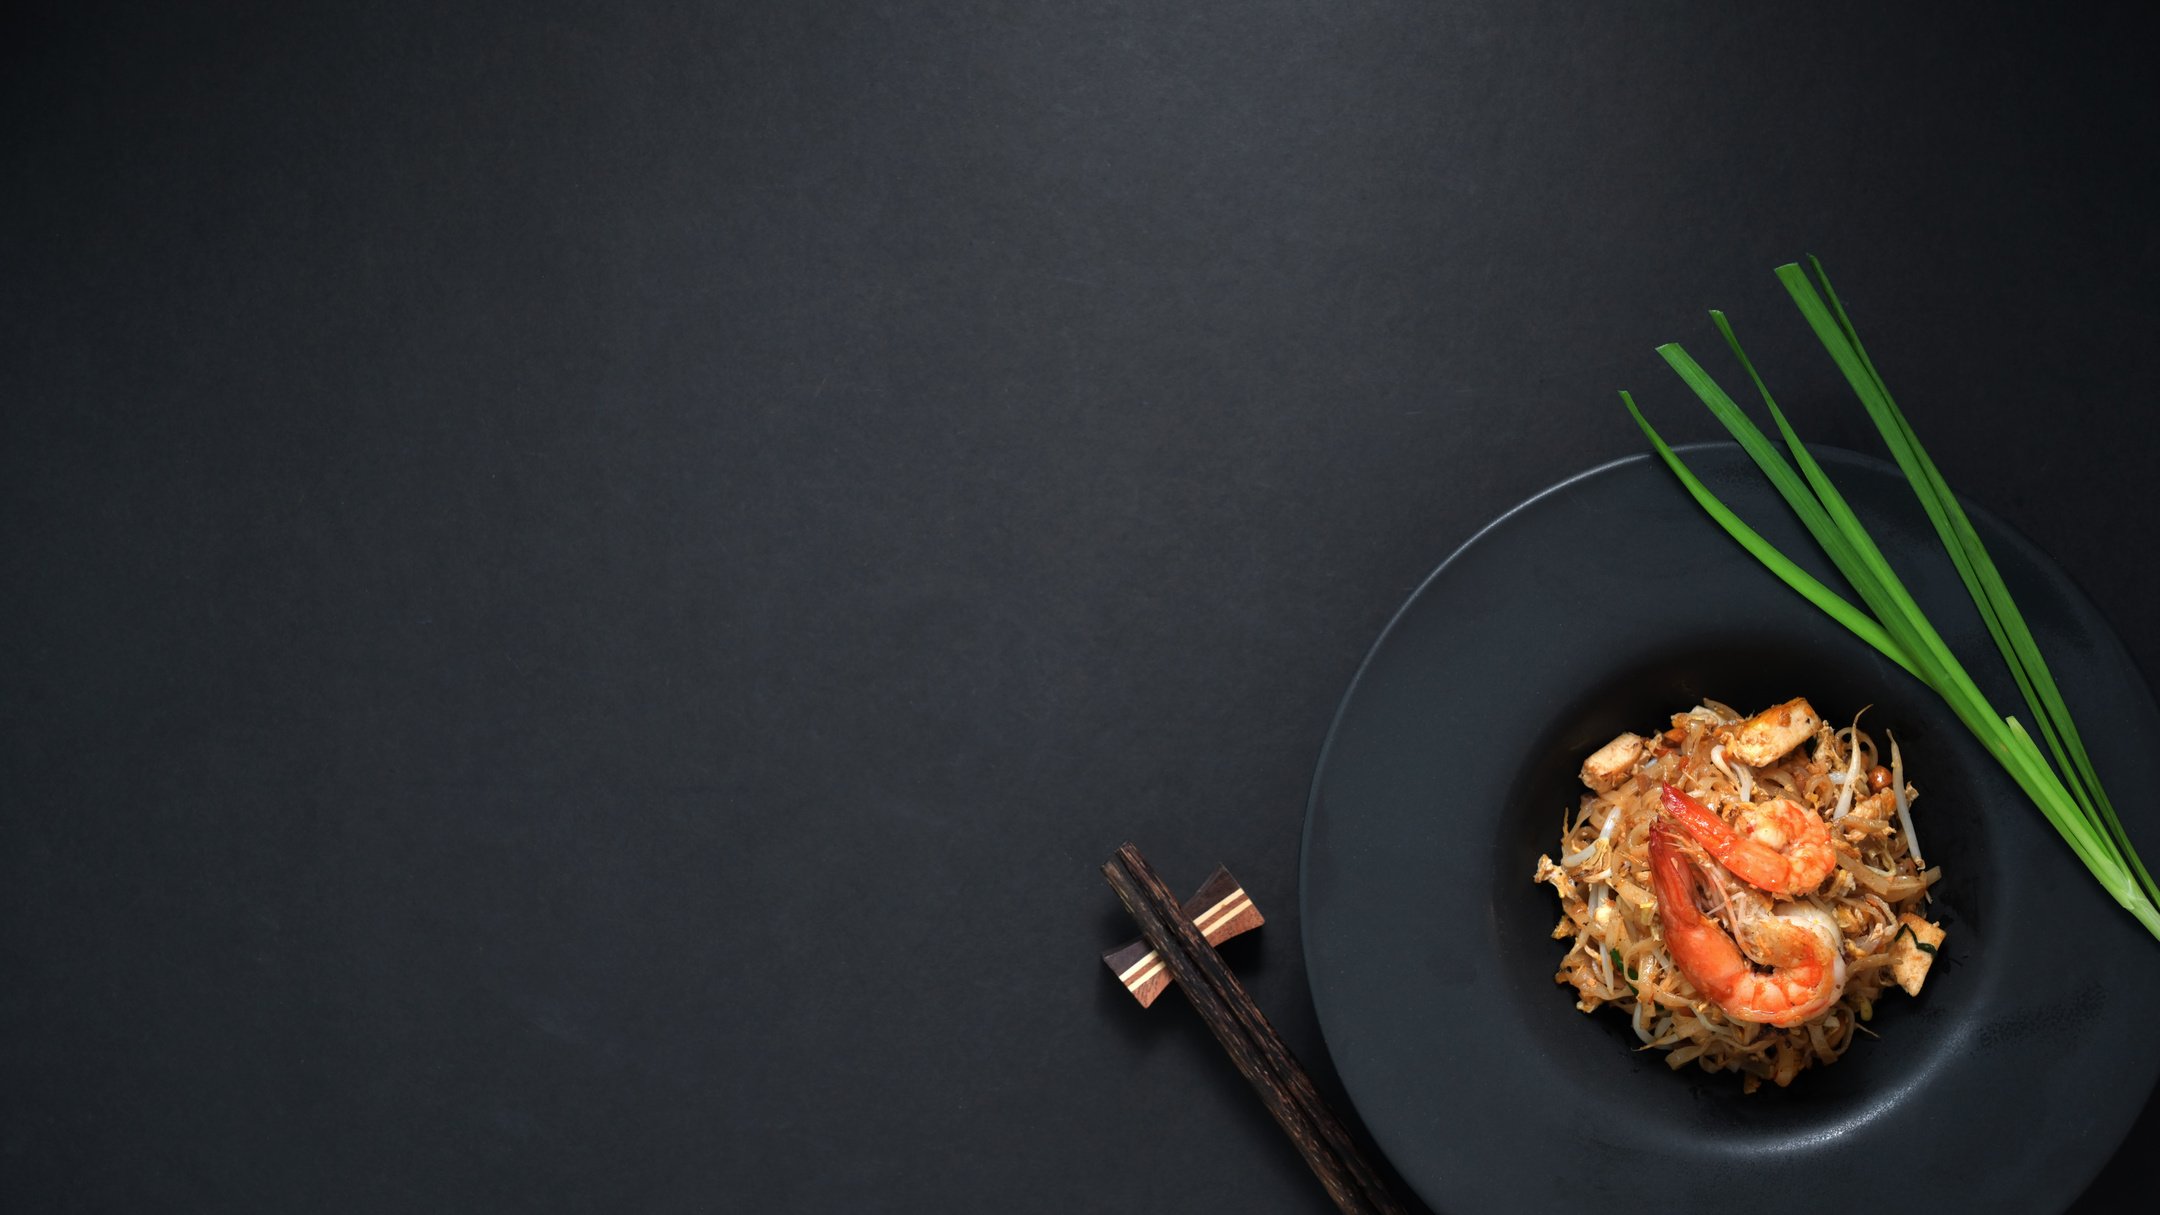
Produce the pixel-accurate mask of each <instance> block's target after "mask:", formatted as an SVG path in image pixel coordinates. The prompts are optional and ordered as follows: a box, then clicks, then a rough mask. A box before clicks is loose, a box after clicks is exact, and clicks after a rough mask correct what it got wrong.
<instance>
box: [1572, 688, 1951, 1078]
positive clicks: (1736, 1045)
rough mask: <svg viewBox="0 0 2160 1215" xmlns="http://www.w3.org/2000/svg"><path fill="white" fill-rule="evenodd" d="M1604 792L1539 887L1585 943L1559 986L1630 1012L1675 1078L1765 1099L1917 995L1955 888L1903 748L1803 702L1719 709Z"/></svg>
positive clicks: (1703, 707)
mask: <svg viewBox="0 0 2160 1215" xmlns="http://www.w3.org/2000/svg"><path fill="white" fill-rule="evenodd" d="M1582 781H1583V784H1584V785H1586V786H1587V787H1588V788H1589V790H1590V792H1589V793H1588V794H1587V795H1586V796H1584V797H1583V799H1582V803H1581V806H1580V808H1578V809H1577V810H1576V811H1574V812H1573V813H1572V814H1570V815H1569V816H1568V817H1567V819H1566V821H1565V823H1564V830H1563V832H1562V834H1561V839H1560V856H1559V859H1558V860H1554V859H1553V858H1552V857H1550V856H1540V857H1539V858H1538V866H1537V874H1536V880H1537V881H1539V882H1543V883H1548V884H1550V885H1551V886H1552V888H1553V890H1554V891H1555V892H1557V893H1558V894H1559V896H1560V904H1561V907H1562V909H1563V912H1564V914H1563V915H1562V917H1561V919H1560V924H1559V927H1557V928H1555V929H1554V930H1553V937H1554V938H1555V939H1557V940H1567V941H1572V942H1573V945H1572V946H1571V947H1570V948H1569V949H1568V952H1567V956H1566V957H1564V958H1562V959H1561V962H1560V969H1559V972H1558V973H1557V974H1556V975H1555V976H1554V978H1555V979H1556V981H1558V982H1560V983H1562V984H1565V985H1567V986H1570V987H1573V988H1574V989H1575V992H1576V996H1577V1000H1576V1007H1577V1008H1579V1009H1581V1010H1582V1011H1584V1012H1586V1013H1589V1012H1595V1011H1597V1010H1598V1009H1600V1008H1604V1007H1612V1008H1615V1009H1618V1010H1619V1011H1620V1012H1621V1013H1623V1014H1625V1015H1626V1016H1627V1018H1628V1020H1629V1024H1630V1025H1631V1026H1632V1028H1633V1029H1634V1031H1635V1036H1636V1037H1637V1038H1639V1039H1640V1040H1641V1041H1642V1044H1643V1049H1646V1050H1648V1049H1653V1048H1655V1049H1659V1050H1663V1051H1666V1052H1667V1054H1666V1056H1665V1062H1666V1063H1667V1064H1668V1065H1669V1066H1671V1067H1673V1068H1675V1069H1678V1068H1681V1067H1684V1066H1686V1065H1687V1064H1689V1063H1694V1064H1696V1065H1698V1066H1700V1067H1702V1068H1703V1069H1704V1070H1706V1071H1712V1072H1721V1071H1733V1072H1738V1073H1740V1074H1741V1077H1742V1084H1743V1087H1744V1088H1745V1089H1746V1091H1748V1092H1753V1091H1755V1090H1756V1089H1757V1088H1759V1087H1760V1086H1761V1085H1762V1082H1763V1081H1765V1080H1769V1081H1772V1082H1774V1083H1776V1084H1778V1085H1780V1086H1783V1085H1787V1084H1790V1083H1792V1081H1793V1077H1795V1076H1797V1075H1799V1074H1800V1072H1801V1071H1803V1070H1805V1069H1806V1068H1808V1067H1811V1066H1814V1065H1818V1064H1829V1063H1833V1062H1836V1061H1837V1059H1838V1057H1839V1056H1841V1055H1843V1054H1844V1053H1845V1050H1846V1048H1847V1047H1849V1046H1851V1045H1852V1043H1853V1041H1854V1039H1855V1037H1856V1036H1858V1035H1859V1034H1862V1033H1870V1032H1872V1031H1870V1030H1869V1029H1868V1028H1867V1022H1868V1021H1870V1020H1872V1019H1873V1018H1874V1015H1875V1006H1876V1004H1877V1002H1878V1001H1879V1000H1881V999H1882V998H1883V996H1884V994H1885V993H1886V992H1887V991H1888V989H1889V988H1891V987H1893V986H1895V987H1899V988H1902V989H1903V990H1904V991H1905V992H1906V993H1907V994H1908V995H1918V994H1919V993H1920V988H1921V985H1922V984H1923V983H1924V982H1926V979H1927V974H1928V968H1929V967H1930V966H1931V965H1932V964H1933V962H1934V960H1935V956H1936V953H1935V951H1936V949H1937V948H1938V947H1939V946H1940V945H1941V943H1942V940H1943V929H1942V927H1941V925H1939V924H1936V923H1933V922H1931V921H1930V920H1929V919H1928V918H1927V916H1926V914H1925V908H1926V905H1927V902H1928V900H1929V897H1930V896H1929V888H1930V887H1932V886H1933V885H1934V884H1935V883H1936V882H1937V881H1938V880H1940V878H1941V876H1942V870H1941V869H1939V868H1932V869H1931V868H1928V867H1926V863H1925V861H1924V860H1923V859H1922V856H1921V852H1920V840H1919V837H1918V835H1917V834H1916V833H1915V832H1914V830H1913V819H1912V801H1913V799H1914V798H1915V797H1917V796H1918V790H1917V789H1916V788H1915V787H1914V786H1913V785H1911V784H1909V783H1908V782H1907V781H1906V779H1905V763H1904V756H1903V755H1902V754H1901V753H1900V752H1899V750H1898V746H1897V740H1896V739H1895V738H1894V737H1893V738H1891V739H1890V753H1889V755H1888V756H1884V755H1883V754H1882V753H1881V752H1880V751H1879V750H1878V748H1877V746H1876V743H1875V740H1874V739H1873V738H1872V737H1870V736H1869V735H1868V733H1867V732H1866V731H1864V730H1862V729H1860V724H1859V719H1858V718H1857V717H1856V718H1855V719H1854V721H1853V724H1852V725H1850V726H1846V727H1843V728H1833V727H1832V726H1831V725H1830V724H1829V723H1828V722H1826V721H1824V720H1823V719H1822V717H1821V715H1819V714H1818V713H1816V711H1815V709H1814V707H1813V706H1811V705H1809V704H1808V702H1807V701H1806V700H1791V701H1787V702H1786V703H1784V704H1781V705H1776V706H1773V707H1772V708H1769V709H1765V710H1764V711H1763V712H1761V713H1758V714H1756V715H1754V716H1753V717H1744V716H1743V715H1741V714H1740V713H1737V712H1735V711H1734V710H1733V709H1731V708H1730V707H1728V706H1726V705H1723V704H1720V703H1718V702H1717V701H1714V700H1705V701H1704V702H1703V703H1702V704H1700V705H1697V706H1696V707H1694V708H1692V709H1689V710H1688V711H1687V712H1685V713H1679V714H1675V715H1674V716H1673V718H1672V720H1671V726H1670V728H1668V729H1667V730H1665V731H1664V732H1663V733H1662V734H1655V735H1651V736H1648V737H1645V736H1642V735H1638V734H1622V735H1621V736H1620V737H1618V738H1615V739H1614V740H1612V741H1611V742H1610V743H1607V744H1606V745H1605V746H1603V747H1600V748H1599V749H1598V750H1597V751H1596V752H1594V753H1593V754H1591V756H1590V757H1589V759H1588V760H1586V761H1585V762H1584V763H1583V767H1582Z"/></svg>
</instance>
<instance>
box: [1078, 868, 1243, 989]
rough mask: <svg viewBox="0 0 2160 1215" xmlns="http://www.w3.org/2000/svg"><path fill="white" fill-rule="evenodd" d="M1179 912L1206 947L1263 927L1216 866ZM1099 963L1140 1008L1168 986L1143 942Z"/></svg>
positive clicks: (1236, 887)
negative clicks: (1120, 984) (1197, 931)
mask: <svg viewBox="0 0 2160 1215" xmlns="http://www.w3.org/2000/svg"><path fill="white" fill-rule="evenodd" d="M1179 910H1180V911H1182V912H1184V913H1185V918H1186V919H1188V920H1191V921H1192V923H1193V927H1195V928H1198V929H1199V930H1200V935H1201V936H1202V937H1204V938H1206V940H1207V943H1208V944H1210V945H1220V944H1222V943H1223V942H1224V941H1227V940H1229V939H1230V938H1231V937H1234V936H1237V935H1238V934H1240V933H1246V932H1251V931H1252V930H1253V929H1255V928H1258V927H1260V926H1261V925H1262V924H1265V923H1267V921H1266V920H1265V919H1263V918H1261V915H1260V909H1259V908H1258V907H1255V906H1253V901H1252V898H1251V897H1250V896H1248V895H1247V894H1246V893H1245V890H1244V888H1243V887H1241V886H1239V885H1238V882H1237V879H1236V878H1234V877H1231V876H1230V871H1229V870H1228V869H1224V868H1221V867H1219V866H1218V867H1217V868H1216V870H1215V873H1214V875H1213V876H1211V877H1209V878H1208V880H1207V881H1205V882H1203V883H1201V885H1200V891H1199V893H1197V894H1195V895H1193V896H1192V897H1191V898H1189V899H1186V900H1185V903H1184V905H1183V906H1182V907H1180V908H1179ZM1102 960H1103V965H1105V966H1108V967H1109V968H1110V973H1111V974H1114V975H1116V976H1117V978H1118V982H1120V983H1123V984H1124V985H1125V990H1127V991H1129V992H1131V993H1132V996H1133V999H1135V1000H1138V1001H1140V1006H1141V1007H1142V1008H1146V1007H1147V1006H1148V1005H1150V1004H1153V1003H1154V1002H1155V997H1157V996H1159V995H1161V994H1162V993H1163V989H1164V988H1167V987H1169V986H1170V972H1169V971H1168V970H1167V969H1165V968H1164V966H1163V962H1162V959H1161V958H1159V957H1157V956H1156V955H1155V951H1154V950H1152V949H1149V948H1148V944H1147V942H1146V941H1145V940H1132V941H1127V942H1126V943H1125V944H1123V945H1120V946H1118V947H1117V948H1116V949H1113V950H1111V951H1109V952H1108V953H1105V954H1104V955H1103V956H1102Z"/></svg>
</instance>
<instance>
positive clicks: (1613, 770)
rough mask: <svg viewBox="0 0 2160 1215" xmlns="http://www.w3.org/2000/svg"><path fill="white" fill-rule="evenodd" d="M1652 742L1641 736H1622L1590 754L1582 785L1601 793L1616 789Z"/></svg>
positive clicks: (1584, 766)
mask: <svg viewBox="0 0 2160 1215" xmlns="http://www.w3.org/2000/svg"><path fill="white" fill-rule="evenodd" d="M1649 741H1650V740H1649V739H1646V738H1644V737H1643V736H1642V735H1640V734H1622V735H1621V736H1620V737H1618V738H1616V739H1614V740H1612V741H1611V742H1609V743H1606V744H1605V745H1604V746H1602V747H1599V748H1598V749H1597V750H1595V751H1593V752H1591V753H1590V758H1588V759H1586V760H1584V761H1583V766H1582V783H1584V784H1585V785H1588V786H1590V787H1591V788H1592V789H1595V790H1596V791H1598V792H1599V793H1603V792H1605V791H1606V790H1607V789H1611V788H1614V787H1616V786H1618V785H1619V783H1620V782H1621V781H1623V780H1625V779H1627V774H1628V773H1629V772H1630V771H1632V770H1633V769H1634V767H1635V761H1636V760H1639V759H1641V758H1642V753H1643V747H1644V745H1645V744H1647V743H1648V742H1649Z"/></svg>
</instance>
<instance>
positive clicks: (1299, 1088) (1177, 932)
mask: <svg viewBox="0 0 2160 1215" xmlns="http://www.w3.org/2000/svg"><path fill="white" fill-rule="evenodd" d="M1103 877H1104V878H1105V879H1106V880H1108V881H1109V883H1110V886H1111V888H1112V889H1114V890H1116V891H1117V896H1118V901H1119V902H1122V903H1123V904H1125V909H1126V910H1127V911H1129V912H1131V913H1132V917H1133V919H1134V920H1136V921H1138V922H1139V925H1140V932H1141V935H1142V936H1144V937H1146V938H1147V942H1148V945H1149V947H1150V948H1152V949H1154V950H1155V952H1156V954H1157V955H1158V956H1159V957H1160V958H1161V959H1162V961H1163V963H1164V965H1165V966H1167V967H1168V968H1169V971H1170V975H1171V977H1172V978H1173V979H1175V980H1176V981H1177V985H1178V986H1179V987H1181V988H1183V989H1184V990H1185V995H1186V997H1187V998H1188V999H1190V1000H1191V1001H1192V1004H1193V1008H1194V1010H1195V1011H1197V1012H1198V1013H1199V1014H1200V1019H1201V1020H1202V1021H1204V1022H1206V1024H1207V1027H1208V1029H1209V1030H1210V1031H1211V1032H1213V1033H1214V1035H1215V1040H1216V1041H1217V1042H1220V1043H1222V1046H1223V1049H1224V1050H1225V1051H1227V1052H1229V1055H1230V1058H1231V1060H1232V1062H1234V1063H1236V1064H1237V1068H1238V1071H1240V1072H1242V1073H1243V1074H1244V1076H1245V1079H1246V1080H1247V1081H1248V1082H1249V1083H1251V1085H1252V1086H1253V1090H1254V1091H1255V1092H1257V1093H1259V1094H1260V1100H1261V1102H1262V1103H1263V1104H1265V1105H1266V1106H1267V1108H1268V1112H1269V1113H1270V1114H1273V1115H1274V1116H1275V1121H1276V1124H1277V1125H1279V1126H1281V1127H1282V1129H1283V1131H1284V1133H1285V1134H1287V1135H1289V1136H1290V1140H1291V1142H1292V1143H1294V1144H1296V1145H1297V1149H1298V1151H1299V1153H1300V1154H1302V1155H1303V1156H1304V1157H1305V1163H1306V1164H1307V1165H1309V1166H1311V1168H1312V1171H1313V1173H1314V1174H1315V1175H1316V1176H1318V1177H1319V1178H1320V1183H1321V1185H1323V1186H1325V1187H1326V1188H1327V1192H1328V1197H1330V1198H1332V1199H1334V1201H1335V1205H1336V1207H1337V1208H1339V1209H1340V1210H1341V1211H1343V1212H1344V1215H1403V1207H1402V1205H1401V1204H1400V1203H1398V1202H1397V1201H1396V1200H1395V1198H1394V1196H1393V1195H1392V1194H1390V1193H1388V1190H1387V1187H1386V1186H1385V1185H1384V1184H1382V1182H1381V1181H1380V1178H1379V1175H1378V1173H1377V1172H1375V1171H1374V1169H1373V1167H1372V1165H1371V1164H1370V1163H1368V1162H1367V1161H1366V1159H1365V1157H1364V1155H1363V1154H1362V1153H1361V1152H1359V1150H1358V1147H1357V1143H1356V1142H1355V1141H1354V1140H1353V1139H1352V1138H1351V1137H1350V1132H1349V1129H1348V1128H1347V1127H1345V1126H1344V1125H1343V1123H1342V1121H1341V1120H1340V1119H1339V1118H1337V1117H1336V1116H1335V1113H1334V1111H1332V1110H1330V1109H1329V1108H1328V1107H1327V1104H1326V1103H1325V1102H1323V1101H1322V1100H1321V1099H1320V1094H1319V1092H1318V1090H1316V1089H1315V1088H1314V1087H1313V1083H1312V1078H1311V1077H1310V1076H1308V1075H1306V1073H1305V1069H1304V1068H1303V1067H1302V1066H1300V1065H1299V1064H1298V1061H1297V1057H1296V1056H1294V1055H1292V1054H1291V1053H1290V1048H1289V1047H1288V1046H1286V1045H1284V1044H1283V1040H1282V1038H1281V1036H1280V1035H1278V1034H1277V1033H1276V1032H1275V1027H1274V1026H1273V1025H1270V1024H1269V1023H1268V1019H1267V1017H1266V1016H1265V1015H1264V1014H1262V1013H1261V1011H1260V1009H1259V1007H1258V1006H1256V1005H1255V1004H1254V1003H1253V1002H1252V997H1251V996H1249V995H1247V994H1246V992H1245V987H1244V985H1243V984H1242V983H1239V982H1238V980H1237V976H1236V975H1234V974H1232V973H1231V972H1230V968H1229V967H1228V966H1226V965H1224V964H1223V961H1222V959H1221V958H1220V957H1218V956H1217V955H1216V953H1215V950H1214V949H1213V948H1212V947H1210V946H1209V945H1208V943H1207V941H1206V940H1205V938H1203V937H1202V936H1201V935H1200V930H1199V929H1197V928H1195V927H1194V926H1193V925H1192V923H1191V921H1189V920H1187V919H1186V918H1185V917H1184V915H1183V914H1182V913H1181V911H1180V909H1179V907H1178V903H1177V899H1176V898H1175V897H1174V896H1173V895H1172V894H1171V893H1170V888H1169V887H1168V886H1165V885H1163V882H1162V879H1161V878H1160V877H1157V876H1156V874H1155V870H1154V868H1153V867H1151V866H1150V865H1149V864H1148V863H1147V858H1145V857H1143V856H1141V855H1140V850H1139V849H1138V848H1136V847H1134V846H1133V845H1131V844H1129V843H1128V844H1126V845H1125V846H1124V847H1122V848H1119V849H1118V850H1117V853H1116V854H1115V855H1114V856H1112V857H1111V858H1110V860H1109V862H1108V863H1106V864H1104V865H1103Z"/></svg>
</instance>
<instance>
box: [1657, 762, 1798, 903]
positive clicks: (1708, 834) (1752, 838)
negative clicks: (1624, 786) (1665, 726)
mask: <svg viewBox="0 0 2160 1215" xmlns="http://www.w3.org/2000/svg"><path fill="white" fill-rule="evenodd" d="M1659 792H1660V794H1661V796H1662V798H1663V802H1664V807H1665V813H1666V814H1668V815H1670V816H1672V818H1673V820H1674V821H1676V822H1678V823H1679V824H1680V826H1681V827H1682V828H1683V829H1685V830H1686V831H1687V833H1688V834H1689V835H1690V836H1692V837H1694V840H1695V842H1696V843H1698V844H1701V845H1702V846H1703V850H1704V851H1706V852H1708V853H1709V854H1710V855H1711V856H1714V857H1716V858H1717V859H1718V861H1719V863H1721V864H1723V865H1724V866H1725V867H1726V868H1727V869H1730V870H1732V872H1733V876H1735V877H1737V878H1739V879H1740V880H1741V881H1743V882H1746V883H1747V884H1748V885H1750V886H1753V887H1755V888H1756V889H1758V890H1762V891H1765V892H1767V893H1769V894H1807V893H1809V892H1810V891H1813V890H1814V889H1815V888H1816V887H1817V886H1820V885H1822V881H1823V879H1824V878H1826V877H1829V876H1830V874H1831V871H1832V870H1835V869H1836V868H1837V849H1836V846H1835V845H1833V844H1832V843H1831V841H1830V826H1829V824H1827V823H1825V822H1823V821H1822V816H1820V815H1818V814H1816V813H1815V812H1814V811H1813V810H1810V809H1808V808H1807V807H1806V806H1803V805H1801V804H1800V803H1799V802H1796V801H1793V800H1792V799H1790V798H1784V797H1774V798H1771V799H1770V800H1769V801H1766V802H1763V803H1762V804H1761V805H1750V804H1747V803H1742V805H1741V810H1740V814H1739V820H1738V821H1737V822H1735V823H1727V822H1726V821H1725V820H1724V819H1722V818H1720V817H1718V813H1717V811H1715V810H1712V809H1711V808H1710V807H1708V806H1705V805H1703V804H1702V803H1701V802H1699V801H1696V800H1695V799H1694V798H1692V797H1689V796H1688V795H1687V794H1685V793H1682V792H1681V791H1680V790H1678V789H1675V788H1673V787H1672V786H1671V785H1663V786H1660V790H1659Z"/></svg>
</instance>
